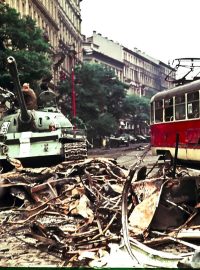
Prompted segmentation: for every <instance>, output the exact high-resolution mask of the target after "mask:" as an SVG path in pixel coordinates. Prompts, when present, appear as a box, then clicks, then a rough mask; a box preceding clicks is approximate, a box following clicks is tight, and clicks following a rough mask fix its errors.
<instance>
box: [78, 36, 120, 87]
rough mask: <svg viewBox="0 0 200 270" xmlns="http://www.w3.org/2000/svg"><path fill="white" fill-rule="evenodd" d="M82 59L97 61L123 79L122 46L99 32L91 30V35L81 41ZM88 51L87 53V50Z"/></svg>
mask: <svg viewBox="0 0 200 270" xmlns="http://www.w3.org/2000/svg"><path fill="white" fill-rule="evenodd" d="M83 49H84V50H83V60H84V61H90V62H93V63H99V64H102V65H104V66H105V67H107V68H108V69H111V70H113V71H114V73H115V75H116V77H118V79H119V80H120V81H122V82H123V81H124V77H123V76H124V75H123V74H124V62H123V59H122V55H123V47H122V46H121V45H120V44H119V43H115V42H113V41H112V40H109V39H108V38H105V37H102V36H101V34H97V33H96V32H95V31H94V32H93V36H92V37H89V38H85V39H84V41H83ZM88 51H89V52H90V53H87V52H88Z"/></svg>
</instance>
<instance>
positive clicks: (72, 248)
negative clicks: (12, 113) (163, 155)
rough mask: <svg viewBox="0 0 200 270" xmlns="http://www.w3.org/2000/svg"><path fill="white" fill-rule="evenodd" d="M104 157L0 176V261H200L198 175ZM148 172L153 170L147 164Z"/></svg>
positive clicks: (76, 264) (188, 264)
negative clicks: (129, 164)
mask: <svg viewBox="0 0 200 270" xmlns="http://www.w3.org/2000/svg"><path fill="white" fill-rule="evenodd" d="M147 151H148V149H146V150H145V151H144V152H143V153H142V155H141V156H139V157H138V159H137V160H136V161H135V164H134V165H132V166H131V167H130V168H129V169H126V168H123V167H121V166H119V164H117V162H116V160H114V159H109V158H97V157H96V158H88V159H85V160H82V161H74V162H72V161H65V162H63V163H61V164H59V165H57V166H54V167H50V168H35V169H33V168H23V166H22V165H20V166H19V163H18V162H13V161H12V164H15V163H16V164H17V165H16V167H15V169H14V170H13V171H11V172H7V173H2V174H1V175H0V222H1V229H0V230H1V240H0V266H4V267H8V266H41V265H42V266H58V267H62V266H66V267H79V266H85V267H165V268H168V267H169V268H172V267H173V268H178V267H190V268H197V267H199V266H200V253H199V250H200V246H199V243H198V241H199V238H200V232H199V228H200V215H199V207H200V204H199V203H200V202H199V197H200V194H199V186H200V176H199V175H198V173H197V172H195V174H192V173H191V172H190V171H189V170H187V169H185V168H182V167H180V168H179V167H178V168H176V175H175V177H172V170H173V168H172V167H171V166H166V164H163V165H162V167H160V168H158V169H156V170H155V166H153V167H154V174H152V173H151V176H149V175H150V174H149V171H150V170H148V169H147V167H146V166H144V164H143V163H142V161H143V158H144V157H145V155H146V153H147ZM151 172H152V170H151Z"/></svg>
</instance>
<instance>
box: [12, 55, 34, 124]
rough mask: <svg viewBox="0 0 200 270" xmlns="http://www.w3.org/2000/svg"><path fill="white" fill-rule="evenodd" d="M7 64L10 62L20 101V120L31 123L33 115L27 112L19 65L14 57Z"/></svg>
mask: <svg viewBox="0 0 200 270" xmlns="http://www.w3.org/2000/svg"><path fill="white" fill-rule="evenodd" d="M7 62H8V68H9V71H10V75H11V77H12V80H13V82H14V87H15V91H16V95H17V100H18V103H19V107H20V110H21V115H20V120H21V122H22V123H29V122H30V121H31V119H32V115H31V114H30V113H29V111H28V110H27V107H26V103H25V99H24V95H23V93H22V89H21V85H20V80H19V76H18V70H17V63H16V61H15V58H14V57H13V56H9V57H8V58H7Z"/></svg>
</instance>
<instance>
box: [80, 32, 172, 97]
mask: <svg viewBox="0 0 200 270" xmlns="http://www.w3.org/2000/svg"><path fill="white" fill-rule="evenodd" d="M83 47H84V49H85V51H87V50H89V49H90V50H91V51H92V53H91V54H90V55H86V54H84V61H93V62H97V63H101V64H103V65H105V66H107V67H109V68H111V69H112V70H114V72H115V74H116V76H118V78H119V79H120V80H121V81H122V82H124V83H126V84H127V85H128V86H129V89H128V94H133V93H134V94H138V95H140V96H149V97H151V96H152V95H153V94H155V93H157V92H159V91H162V90H163V89H169V88H171V87H173V84H172V83H171V82H167V81H165V78H166V76H167V75H168V74H169V73H170V72H171V71H173V69H172V68H171V67H170V66H169V65H167V64H165V63H163V62H161V61H159V60H156V59H154V58H152V57H150V56H148V55H146V54H145V53H142V52H141V51H140V50H138V49H137V48H134V49H133V50H130V49H128V48H126V47H124V46H123V45H120V44H119V43H116V42H114V41H113V40H109V39H108V38H107V37H103V36H102V35H101V34H99V33H96V31H94V32H93V35H92V36H91V37H88V38H85V40H84V42H83ZM171 76H175V73H173V72H172V74H171Z"/></svg>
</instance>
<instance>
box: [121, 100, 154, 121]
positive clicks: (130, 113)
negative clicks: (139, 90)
mask: <svg viewBox="0 0 200 270" xmlns="http://www.w3.org/2000/svg"><path fill="white" fill-rule="evenodd" d="M123 110H124V112H126V114H125V115H124V116H125V117H127V118H129V119H130V120H131V122H132V123H133V124H137V123H141V122H145V121H146V122H147V123H148V122H149V110H150V100H149V99H148V98H145V97H139V96H137V95H129V96H127V97H126V99H125V100H124V104H123Z"/></svg>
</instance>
